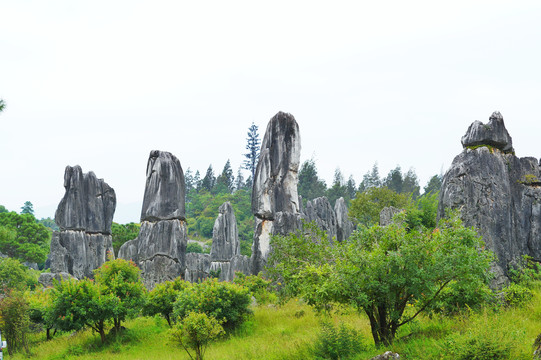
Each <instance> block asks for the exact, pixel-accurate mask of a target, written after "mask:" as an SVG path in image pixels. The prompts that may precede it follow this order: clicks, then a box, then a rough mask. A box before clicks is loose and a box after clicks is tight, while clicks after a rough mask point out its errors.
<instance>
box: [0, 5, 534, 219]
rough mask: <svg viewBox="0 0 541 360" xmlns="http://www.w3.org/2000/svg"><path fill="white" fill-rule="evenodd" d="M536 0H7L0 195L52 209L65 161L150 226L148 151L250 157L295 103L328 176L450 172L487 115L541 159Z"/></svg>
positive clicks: (305, 139) (50, 212)
mask: <svg viewBox="0 0 541 360" xmlns="http://www.w3.org/2000/svg"><path fill="white" fill-rule="evenodd" d="M539 19H541V2H540V1H495V0H490V1H471V0H467V1H456V0H455V1H445V2H444V1H433V0H431V1H350V2H347V1H332V2H331V1H325V2H323V1H293V0H288V1H277V0H273V1H269V2H260V1H253V0H252V1H245V2H239V1H233V0H230V1H180V0H176V1H159V0H158V1H156V0H153V1H134V0H130V1H111V0H108V1H96V0H93V1H68V0H66V1H59V0H58V1H54V0H53V1H38V0H36V1H26V0H3V1H1V2H0V98H2V99H4V100H5V102H6V103H7V108H6V110H5V111H4V112H3V113H2V114H0V169H1V170H0V171H1V173H0V204H2V205H4V206H6V207H7V208H8V209H10V210H15V211H20V207H21V206H22V205H23V203H24V202H25V201H27V200H29V201H31V202H32V203H33V204H34V208H35V210H36V216H37V217H38V218H41V217H48V216H50V217H53V216H54V211H55V209H56V206H57V205H58V203H59V201H60V199H61V198H62V196H63V194H64V188H63V176H64V168H65V167H66V165H77V164H78V165H81V167H82V168H83V171H84V172H88V171H94V172H95V173H96V175H97V176H98V177H100V178H103V179H104V180H105V181H106V182H107V183H108V184H109V185H111V186H112V187H113V188H114V189H115V191H116V194H117V211H116V214H115V221H117V222H120V223H126V222H129V221H136V222H137V221H139V216H140V208H141V203H142V198H143V192H144V185H145V170H146V163H147V159H148V155H149V153H150V151H151V150H153V149H157V150H165V151H170V152H172V153H173V154H175V155H176V156H177V157H178V158H179V160H180V162H181V164H182V167H183V168H184V170H186V169H187V168H191V169H192V170H194V171H195V170H199V171H200V172H201V173H204V172H205V170H206V169H207V167H208V166H209V164H212V165H213V167H214V169H215V171H216V172H217V173H218V172H220V171H221V170H222V168H223V166H224V164H225V162H226V161H227V159H230V160H231V163H232V166H233V168H234V171H235V173H236V169H237V168H238V167H239V165H240V164H241V162H242V161H243V157H242V154H243V153H244V152H245V145H246V132H247V129H248V127H249V126H250V124H251V123H252V122H254V123H255V124H256V125H258V126H259V131H260V134H261V137H262V136H263V134H264V132H265V128H266V126H267V122H268V120H269V119H270V118H271V117H272V116H274V115H275V114H276V113H277V112H278V111H285V112H289V113H291V114H293V115H294V116H295V118H296V119H297V122H298V123H299V128H300V132H301V139H302V141H301V142H302V156H301V160H302V161H304V160H307V159H310V158H313V159H314V160H315V161H316V165H317V167H318V170H319V174H320V176H321V177H323V178H324V179H325V180H326V181H327V183H330V182H331V181H332V177H333V174H334V171H335V169H336V168H337V167H339V168H340V169H341V171H342V172H343V173H344V175H345V177H346V178H347V177H348V176H349V175H350V174H351V175H353V177H354V178H355V180H356V182H357V183H359V181H360V180H361V179H362V175H363V174H364V173H366V172H367V171H369V170H370V169H371V167H372V165H373V164H374V163H375V162H377V163H378V164H379V168H380V173H381V174H382V175H385V174H387V172H388V171H389V170H390V169H392V168H394V167H395V166H396V165H401V166H402V169H404V170H408V169H409V168H414V169H415V171H416V172H417V174H418V176H419V179H420V181H421V186H424V185H425V184H426V182H427V181H428V179H429V178H430V177H431V176H432V175H435V174H438V173H440V172H441V171H446V170H447V168H448V167H449V166H450V164H451V162H452V160H453V158H454V157H455V156H456V155H457V154H458V153H459V152H460V151H461V149H462V147H461V144H460V138H461V136H462V135H464V133H465V131H466V129H467V128H468V126H469V125H470V123H471V122H473V121H474V120H481V121H483V122H486V121H488V118H489V116H490V114H491V113H492V112H493V111H494V110H499V111H501V113H502V114H503V116H504V119H505V124H506V126H507V129H508V131H509V133H510V134H511V136H512V138H513V144H514V147H515V150H516V153H517V155H518V156H534V157H537V158H539V157H540V156H541V144H540V141H539V136H540V133H541V131H540V130H541V116H540V111H539V105H540V104H541V101H540V100H541V24H540V20H539Z"/></svg>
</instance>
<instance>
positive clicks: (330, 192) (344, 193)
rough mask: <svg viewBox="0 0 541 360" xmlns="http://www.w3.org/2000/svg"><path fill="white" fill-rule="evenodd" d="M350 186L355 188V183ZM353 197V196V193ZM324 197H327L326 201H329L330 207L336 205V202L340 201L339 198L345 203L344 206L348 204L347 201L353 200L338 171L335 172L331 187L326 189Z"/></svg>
mask: <svg viewBox="0 0 541 360" xmlns="http://www.w3.org/2000/svg"><path fill="white" fill-rule="evenodd" d="M350 180H351V178H350ZM350 186H351V184H350ZM352 186H353V188H355V182H353V183H352ZM353 191H354V190H353ZM353 195H355V193H354V194H353ZM326 196H327V199H329V202H330V203H331V206H334V204H335V203H336V200H338V199H340V198H341V197H343V198H344V200H345V201H346V204H347V203H348V202H349V200H351V199H352V198H353V197H352V196H351V190H350V189H348V185H347V183H346V182H345V180H344V176H343V175H342V172H341V171H340V169H336V170H335V172H334V179H333V183H332V186H331V187H330V188H328V189H327V191H326Z"/></svg>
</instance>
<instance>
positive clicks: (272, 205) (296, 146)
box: [252, 112, 301, 220]
mask: <svg viewBox="0 0 541 360" xmlns="http://www.w3.org/2000/svg"><path fill="white" fill-rule="evenodd" d="M300 155H301V138H300V134H299V125H298V124H297V122H296V121H295V118H294V117H293V115H291V114H287V113H283V112H279V113H278V114H276V115H275V116H274V117H273V118H272V119H271V120H270V121H269V124H268V125H267V130H266V132H265V136H264V137H263V142H262V143H261V151H260V155H259V162H258V164H257V169H256V173H255V176H254V186H253V190H252V212H253V213H254V215H255V216H257V217H259V218H260V219H267V220H272V219H273V218H274V214H275V213H277V212H280V211H284V212H290V213H298V212H299V195H298V192H297V183H298V175H297V173H298V170H299V162H300Z"/></svg>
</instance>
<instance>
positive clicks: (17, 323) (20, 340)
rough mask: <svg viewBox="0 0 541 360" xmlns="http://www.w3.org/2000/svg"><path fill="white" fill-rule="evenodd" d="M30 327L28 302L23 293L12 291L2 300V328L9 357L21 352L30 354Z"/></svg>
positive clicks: (0, 305)
mask: <svg viewBox="0 0 541 360" xmlns="http://www.w3.org/2000/svg"><path fill="white" fill-rule="evenodd" d="M29 325H30V319H29V317H28V302H27V301H26V300H25V298H24V296H23V294H22V293H21V292H19V291H10V292H9V293H8V294H7V296H5V297H4V298H2V300H0V328H1V329H2V335H3V338H4V340H7V343H8V353H9V355H12V354H14V353H16V352H18V351H21V350H25V351H26V352H28V339H27V335H28V332H29Z"/></svg>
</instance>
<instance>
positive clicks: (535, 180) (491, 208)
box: [438, 112, 541, 286]
mask: <svg viewBox="0 0 541 360" xmlns="http://www.w3.org/2000/svg"><path fill="white" fill-rule="evenodd" d="M462 143H463V146H464V150H463V151H462V153H461V154H459V155H458V156H457V157H455V159H454V160H453V163H452V165H451V168H450V169H449V170H448V171H447V173H446V174H445V176H444V178H443V184H442V189H441V192H440V199H439V208H438V217H442V216H443V215H444V213H445V211H446V209H460V211H461V217H462V220H463V222H464V224H465V225H466V226H473V227H475V228H476V229H478V232H479V234H480V235H481V236H482V237H483V240H484V242H485V243H486V245H487V247H488V248H490V249H492V250H493V251H494V253H495V254H496V256H497V260H496V263H495V264H494V267H493V269H494V271H495V273H496V275H497V278H496V279H495V282H494V285H495V286H498V285H501V284H502V283H503V282H505V280H506V278H505V276H506V274H507V273H508V270H509V267H510V266H512V264H513V263H514V262H515V261H516V260H518V259H519V258H520V257H521V256H523V255H529V256H531V257H533V258H534V259H535V260H537V261H540V260H541V181H540V180H539V179H541V174H540V166H539V161H538V160H537V159H535V158H532V157H525V158H518V157H516V156H515V155H514V153H512V149H513V148H512V141H511V137H510V136H509V134H508V133H507V130H506V129H505V126H504V123H503V118H502V116H501V114H500V113H499V112H495V113H493V114H492V116H491V117H490V121H489V123H488V125H483V124H482V123H480V122H478V121H476V122H475V123H473V124H472V125H471V126H470V127H469V129H468V131H467V133H466V135H464V136H463V137H462ZM471 146H474V147H473V148H472V147H471Z"/></svg>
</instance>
